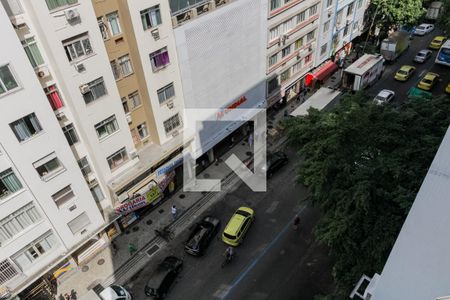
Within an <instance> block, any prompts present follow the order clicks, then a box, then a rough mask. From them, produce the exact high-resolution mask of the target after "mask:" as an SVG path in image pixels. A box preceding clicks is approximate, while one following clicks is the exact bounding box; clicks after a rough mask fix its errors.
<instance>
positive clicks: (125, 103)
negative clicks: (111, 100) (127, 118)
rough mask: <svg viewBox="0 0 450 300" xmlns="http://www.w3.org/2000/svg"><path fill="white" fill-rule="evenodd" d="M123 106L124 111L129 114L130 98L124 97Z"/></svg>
mask: <svg viewBox="0 0 450 300" xmlns="http://www.w3.org/2000/svg"><path fill="white" fill-rule="evenodd" d="M122 107H123V111H124V112H125V113H126V114H127V113H129V112H130V109H129V108H128V100H127V97H123V98H122Z"/></svg>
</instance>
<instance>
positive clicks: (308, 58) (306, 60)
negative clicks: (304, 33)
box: [305, 54, 312, 64]
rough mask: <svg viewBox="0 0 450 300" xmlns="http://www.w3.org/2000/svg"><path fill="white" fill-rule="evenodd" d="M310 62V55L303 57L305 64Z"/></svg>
mask: <svg viewBox="0 0 450 300" xmlns="http://www.w3.org/2000/svg"><path fill="white" fill-rule="evenodd" d="M310 61H312V54H308V55H306V56H305V64H307V63H309V62H310Z"/></svg>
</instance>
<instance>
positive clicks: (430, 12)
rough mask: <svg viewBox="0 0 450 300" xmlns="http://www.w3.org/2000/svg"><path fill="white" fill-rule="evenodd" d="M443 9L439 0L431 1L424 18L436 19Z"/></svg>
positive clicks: (442, 4)
mask: <svg viewBox="0 0 450 300" xmlns="http://www.w3.org/2000/svg"><path fill="white" fill-rule="evenodd" d="M443 11H444V3H443V2H440V1H434V2H431V4H430V6H428V9H427V14H426V16H425V17H426V18H427V19H428V20H433V21H436V20H437V19H438V18H439V17H440V16H441V15H442V12H443Z"/></svg>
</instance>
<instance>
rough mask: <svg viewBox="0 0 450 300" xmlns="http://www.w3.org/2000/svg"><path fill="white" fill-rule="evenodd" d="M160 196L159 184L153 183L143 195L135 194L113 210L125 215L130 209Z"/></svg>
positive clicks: (148, 202)
mask: <svg viewBox="0 0 450 300" xmlns="http://www.w3.org/2000/svg"><path fill="white" fill-rule="evenodd" d="M160 196H161V190H160V189H159V186H157V185H155V186H153V187H152V188H150V190H149V191H148V192H147V193H146V194H145V196H142V195H140V196H137V197H134V198H132V199H131V200H129V201H127V202H124V203H122V204H120V205H119V206H117V207H116V208H115V209H114V210H115V211H116V213H118V214H122V215H126V214H129V213H130V212H132V211H135V210H137V209H139V208H142V207H144V206H147V205H149V204H150V203H152V202H154V201H155V200H157V199H158V198H159V197H160Z"/></svg>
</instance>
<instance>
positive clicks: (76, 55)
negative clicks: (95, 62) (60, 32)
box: [63, 33, 93, 61]
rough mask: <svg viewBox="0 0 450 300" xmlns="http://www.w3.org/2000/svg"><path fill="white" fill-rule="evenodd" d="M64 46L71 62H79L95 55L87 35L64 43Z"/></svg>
mask: <svg viewBox="0 0 450 300" xmlns="http://www.w3.org/2000/svg"><path fill="white" fill-rule="evenodd" d="M63 46H64V50H65V51H66V55H67V58H68V59H69V61H74V60H78V59H81V58H83V57H85V56H86V55H89V54H92V53H93V51H92V47H91V42H90V41H89V37H88V35H87V34H86V33H84V34H81V35H78V36H76V37H73V38H71V39H68V40H65V41H63Z"/></svg>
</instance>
